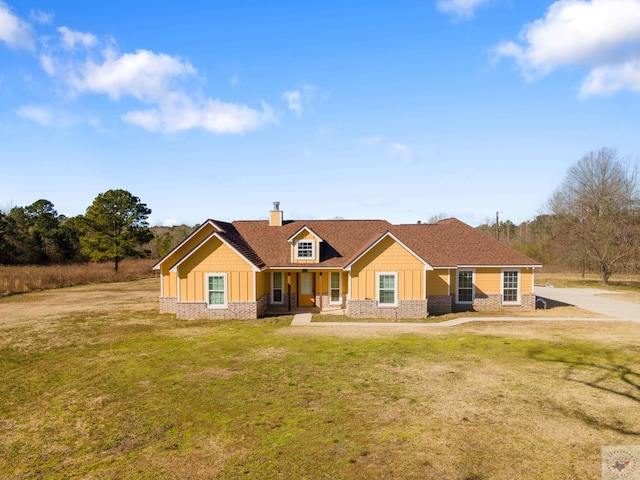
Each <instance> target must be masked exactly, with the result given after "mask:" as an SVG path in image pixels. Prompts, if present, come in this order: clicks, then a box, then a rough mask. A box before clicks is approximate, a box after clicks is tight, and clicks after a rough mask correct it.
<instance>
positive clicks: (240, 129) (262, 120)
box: [121, 94, 276, 134]
mask: <svg viewBox="0 0 640 480" xmlns="http://www.w3.org/2000/svg"><path fill="white" fill-rule="evenodd" d="M121 118H122V120H124V121H125V122H127V123H130V124H132V125H137V126H139V127H142V128H144V129H146V130H149V131H151V132H165V133H174V132H180V131H184V130H189V129H192V128H201V129H203V130H206V131H209V132H212V133H217V134H225V133H234V134H240V133H246V132H249V131H252V130H256V129H257V128H259V127H261V126H262V125H265V124H269V123H276V118H275V117H274V115H273V113H272V111H271V108H270V107H269V106H268V105H267V104H266V103H264V102H263V103H262V111H259V110H256V109H252V108H250V107H248V106H247V105H242V104H235V103H225V102H221V101H220V100H212V99H208V100H206V101H204V102H201V103H195V102H194V101H193V100H191V99H190V98H189V97H187V96H184V95H181V94H176V95H172V96H170V97H169V98H167V99H166V100H165V101H162V102H161V103H160V105H159V106H158V107H157V108H152V109H148V110H138V111H133V112H129V113H127V114H125V115H122V116H121Z"/></svg>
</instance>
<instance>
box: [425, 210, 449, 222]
mask: <svg viewBox="0 0 640 480" xmlns="http://www.w3.org/2000/svg"><path fill="white" fill-rule="evenodd" d="M447 218H450V216H449V215H447V214H446V213H444V212H441V213H438V214H437V215H431V216H430V217H429V220H427V223H436V222H439V221H440V220H445V219H447Z"/></svg>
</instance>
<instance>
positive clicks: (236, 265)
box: [179, 238, 255, 302]
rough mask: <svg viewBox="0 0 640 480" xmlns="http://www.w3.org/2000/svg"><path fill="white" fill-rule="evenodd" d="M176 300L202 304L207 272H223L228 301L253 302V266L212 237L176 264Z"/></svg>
mask: <svg viewBox="0 0 640 480" xmlns="http://www.w3.org/2000/svg"><path fill="white" fill-rule="evenodd" d="M179 270H180V301H181V302H204V301H206V285H205V276H206V274H207V273H226V274H227V288H228V293H227V295H228V298H227V301H229V302H247V301H254V300H255V299H254V278H255V273H254V271H253V267H252V266H251V265H250V264H249V263H248V262H247V261H246V260H245V259H244V258H242V257H241V256H240V255H239V254H238V253H236V252H235V251H233V250H232V249H231V248H230V247H228V246H227V245H226V244H224V243H223V242H222V241H221V240H220V239H218V238H212V239H211V240H209V241H208V242H207V243H206V244H204V245H202V246H201V247H200V248H199V249H198V250H197V251H196V252H194V254H193V255H192V256H191V257H189V258H188V259H187V260H185V262H184V263H183V264H182V265H180V267H179Z"/></svg>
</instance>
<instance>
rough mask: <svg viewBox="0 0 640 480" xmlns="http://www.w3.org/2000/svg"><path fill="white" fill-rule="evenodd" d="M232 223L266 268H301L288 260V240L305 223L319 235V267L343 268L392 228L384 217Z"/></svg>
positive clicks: (289, 245)
mask: <svg viewBox="0 0 640 480" xmlns="http://www.w3.org/2000/svg"><path fill="white" fill-rule="evenodd" d="M233 226H234V227H235V228H236V230H237V231H238V232H239V233H240V235H242V237H243V238H244V239H245V240H246V242H247V243H248V244H249V245H251V247H252V248H253V249H254V250H255V252H256V254H257V255H258V256H259V257H260V258H261V259H262V261H263V262H264V263H265V264H266V265H268V266H269V267H287V266H291V267H294V266H295V267H300V264H299V263H292V262H291V244H290V243H289V242H288V241H287V239H289V238H290V237H291V236H292V235H293V234H294V233H296V232H297V231H298V230H300V229H301V228H302V227H304V226H307V227H308V228H310V229H311V230H313V231H314V232H315V233H316V234H317V235H319V236H320V237H321V238H322V239H323V240H324V242H322V243H321V244H320V262H319V263H318V264H317V265H318V266H322V267H343V266H345V265H346V264H347V263H348V261H349V260H350V259H351V258H353V257H355V256H356V255H358V254H359V253H360V252H362V251H363V250H364V249H366V248H367V247H368V246H369V245H371V243H372V242H373V241H375V240H376V239H377V238H378V237H380V235H382V234H384V233H385V232H387V231H388V230H389V228H391V224H390V223H389V222H387V221H385V220H304V221H303V220H293V221H288V222H284V223H283V225H282V226H281V227H270V226H269V222H268V221H235V222H233Z"/></svg>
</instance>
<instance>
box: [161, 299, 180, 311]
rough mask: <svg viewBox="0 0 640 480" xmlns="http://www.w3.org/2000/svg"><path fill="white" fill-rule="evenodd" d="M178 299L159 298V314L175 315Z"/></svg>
mask: <svg viewBox="0 0 640 480" xmlns="http://www.w3.org/2000/svg"><path fill="white" fill-rule="evenodd" d="M177 304H178V297H160V313H176V305H177Z"/></svg>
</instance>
